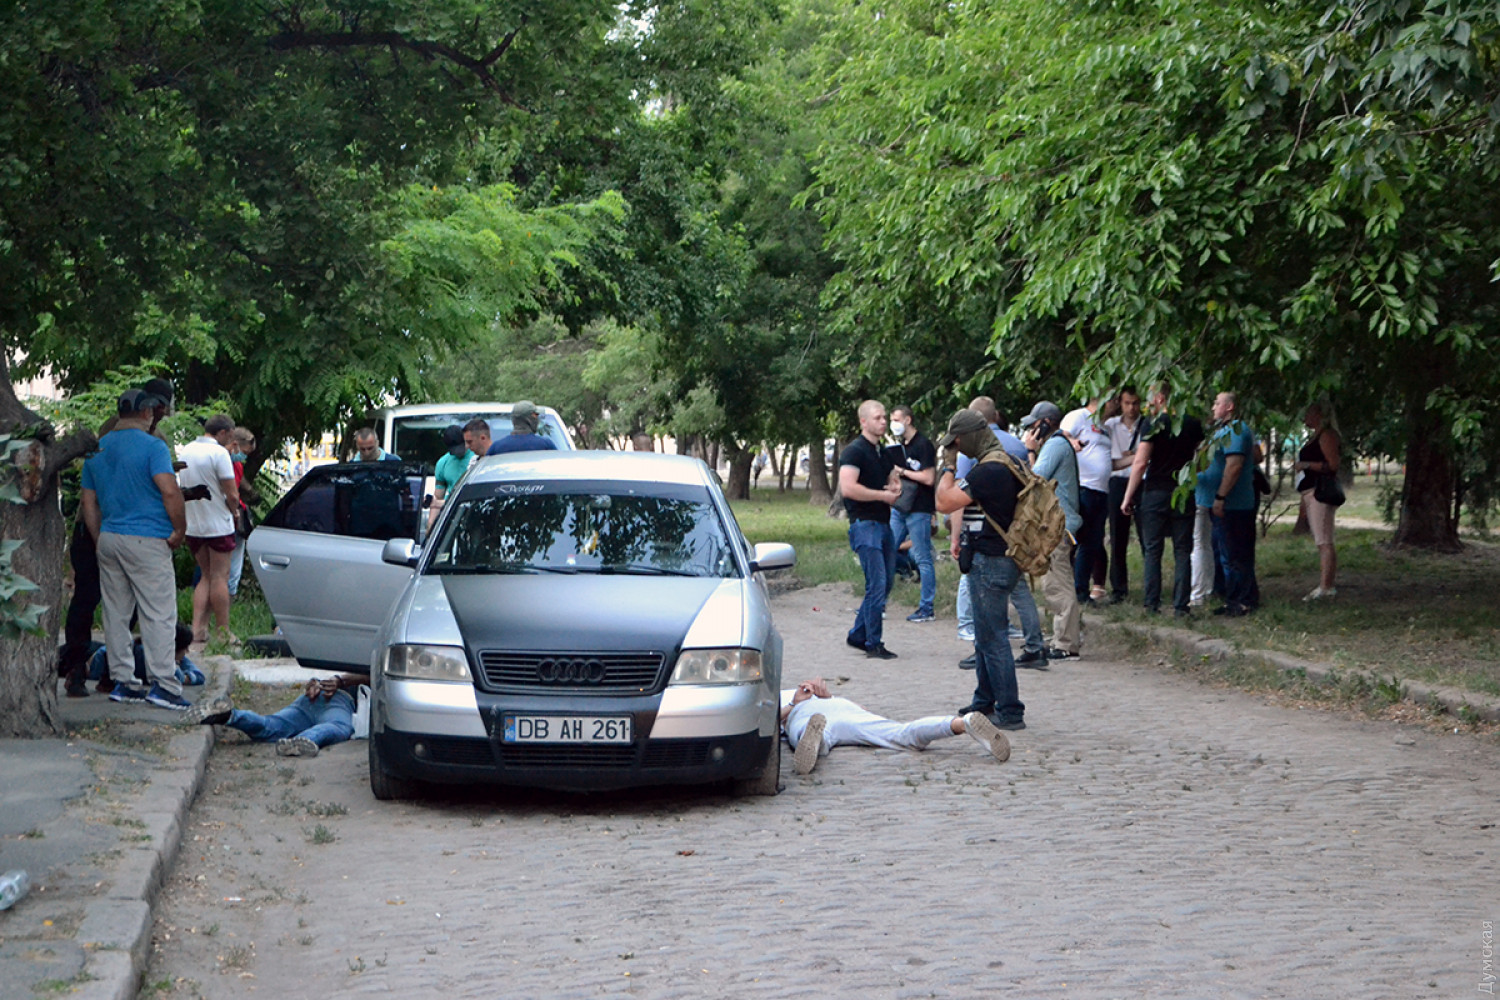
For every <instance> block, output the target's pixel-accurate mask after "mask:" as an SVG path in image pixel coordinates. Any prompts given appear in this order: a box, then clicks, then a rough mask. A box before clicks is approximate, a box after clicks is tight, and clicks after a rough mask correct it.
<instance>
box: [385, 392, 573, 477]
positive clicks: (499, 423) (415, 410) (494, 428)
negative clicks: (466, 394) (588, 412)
mask: <svg viewBox="0 0 1500 1000" xmlns="http://www.w3.org/2000/svg"><path fill="white" fill-rule="evenodd" d="M513 405H514V404H512V403H420V404H417V405H413V406H389V407H386V408H385V409H383V410H376V411H375V413H374V427H375V431H376V433H378V434H379V435H380V445H381V447H382V448H384V449H385V450H386V451H388V452H390V453H391V454H393V455H400V456H401V458H402V459H404V460H405V461H408V462H422V463H423V464H425V465H429V466H431V465H435V464H437V460H438V459H440V458H442V457H443V454H444V453H445V452H446V451H447V450H448V449H447V448H445V447H443V430H444V429H445V428H447V427H448V426H450V425H452V424H458V425H459V426H460V427H462V426H463V425H464V424H466V423H468V422H469V421H470V420H473V419H474V418H475V417H483V418H484V420H485V422H486V423H488V424H489V425H490V437H491V438H493V439H494V440H496V441H498V440H500V439H501V438H503V437H505V436H506V435H507V434H509V433H510V427H511V424H510V411H511V407H512V406H513ZM536 409H537V414H538V415H539V416H540V418H541V419H540V420H539V421H538V422H537V430H536V432H537V433H538V434H540V435H541V436H542V437H544V438H546V439H547V440H549V441H551V442H552V443H553V444H555V445H557V448H558V450H559V451H574V450H576V449H575V446H574V444H573V438H572V436H571V435H569V434H568V429H567V427H565V426H563V422H562V418H561V417H559V416H558V415H557V411H556V410H554V409H552V408H551V407H550V406H538V407H537V408H536Z"/></svg>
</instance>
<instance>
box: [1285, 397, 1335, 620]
mask: <svg viewBox="0 0 1500 1000" xmlns="http://www.w3.org/2000/svg"><path fill="white" fill-rule="evenodd" d="M1302 422H1303V423H1304V424H1306V425H1307V429H1308V431H1309V432H1310V433H1309V434H1308V437H1307V443H1306V444H1304V445H1303V446H1302V450H1301V451H1299V452H1298V453H1297V461H1295V462H1293V463H1292V472H1294V473H1296V474H1297V475H1298V477H1299V478H1298V479H1297V492H1298V493H1300V494H1301V495H1302V507H1303V509H1304V510H1305V511H1306V512H1307V524H1308V527H1309V528H1311V529H1312V536H1313V543H1314V544H1315V545H1317V547H1318V566H1319V575H1318V585H1317V586H1316V587H1314V588H1313V589H1312V590H1311V591H1310V592H1309V593H1308V595H1307V596H1306V597H1304V598H1303V600H1304V601H1317V600H1321V599H1322V598H1325V597H1333V596H1334V595H1335V594H1337V593H1338V588H1337V587H1335V586H1334V582H1335V578H1336V577H1337V576H1338V571H1339V558H1338V553H1337V551H1335V549H1334V547H1333V512H1334V509H1335V508H1337V507H1338V506H1339V505H1340V504H1342V503H1343V502H1344V488H1343V487H1342V486H1340V485H1339V480H1338V471H1339V444H1340V442H1339V432H1338V431H1337V430H1336V429H1335V428H1334V426H1333V414H1332V407H1331V406H1329V405H1328V404H1326V403H1314V404H1312V405H1311V406H1309V407H1308V408H1307V412H1306V413H1304V414H1303V416H1302Z"/></svg>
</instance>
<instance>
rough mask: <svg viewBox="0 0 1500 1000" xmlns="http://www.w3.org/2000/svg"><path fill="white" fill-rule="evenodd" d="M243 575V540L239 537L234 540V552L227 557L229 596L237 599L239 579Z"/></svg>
mask: <svg viewBox="0 0 1500 1000" xmlns="http://www.w3.org/2000/svg"><path fill="white" fill-rule="evenodd" d="M244 573H245V540H244V539H243V538H241V537H239V536H236V537H235V539H234V551H233V552H232V553H230V555H229V596H230V597H238V596H239V593H240V577H241V576H243V575H244Z"/></svg>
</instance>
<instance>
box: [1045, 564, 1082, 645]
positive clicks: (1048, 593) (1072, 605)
mask: <svg viewBox="0 0 1500 1000" xmlns="http://www.w3.org/2000/svg"><path fill="white" fill-rule="evenodd" d="M1042 599H1043V600H1045V601H1046V602H1047V607H1048V608H1050V609H1051V610H1052V645H1054V646H1056V647H1057V648H1058V649H1060V650H1062V651H1063V652H1065V653H1077V652H1079V651H1080V650H1081V647H1082V639H1081V636H1080V634H1079V629H1080V626H1081V625H1082V623H1083V612H1082V609H1080V608H1079V607H1078V591H1077V590H1076V589H1075V588H1074V586H1073V540H1072V539H1071V538H1069V537H1068V536H1067V535H1064V536H1063V540H1062V541H1061V542H1058V543H1057V548H1055V549H1053V550H1052V565H1050V566H1049V567H1047V575H1046V576H1044V577H1042Z"/></svg>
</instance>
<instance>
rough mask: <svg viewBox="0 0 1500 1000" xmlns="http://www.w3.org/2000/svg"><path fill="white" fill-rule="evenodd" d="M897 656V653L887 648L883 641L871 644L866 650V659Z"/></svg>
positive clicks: (890, 658)
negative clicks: (875, 644)
mask: <svg viewBox="0 0 1500 1000" xmlns="http://www.w3.org/2000/svg"><path fill="white" fill-rule="evenodd" d="M895 658H896V654H895V653H893V652H891V651H890V650H889V649H886V648H885V643H883V642H882V643H881V644H880V645H878V646H871V647H870V648H868V649H866V650H865V659H867V660H894V659H895Z"/></svg>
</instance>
